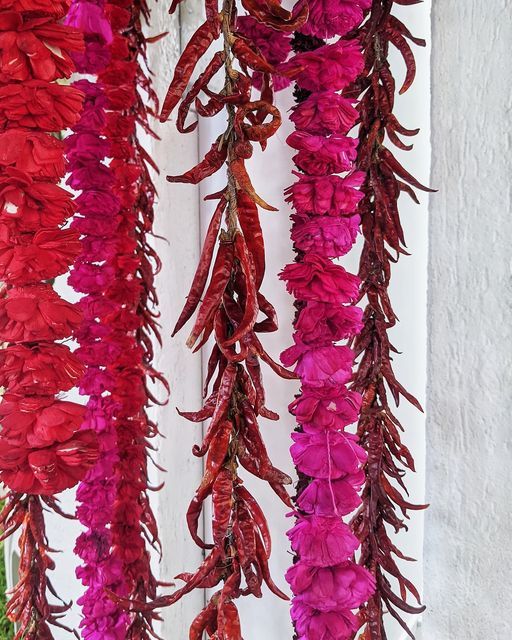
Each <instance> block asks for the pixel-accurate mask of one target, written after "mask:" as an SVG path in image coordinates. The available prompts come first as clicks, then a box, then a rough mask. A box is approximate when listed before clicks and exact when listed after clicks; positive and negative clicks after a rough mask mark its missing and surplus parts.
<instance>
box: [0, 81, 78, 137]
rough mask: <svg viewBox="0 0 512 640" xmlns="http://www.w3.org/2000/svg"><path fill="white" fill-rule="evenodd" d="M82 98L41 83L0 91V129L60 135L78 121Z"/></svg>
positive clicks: (69, 89)
mask: <svg viewBox="0 0 512 640" xmlns="http://www.w3.org/2000/svg"><path fill="white" fill-rule="evenodd" d="M82 102H83V94H82V93H81V92H80V91H78V90H77V89H75V88H74V87H66V86H63V85H59V84H50V83H48V82H44V81H42V80H29V81H28V82H23V83H21V84H20V83H17V84H7V85H4V86H1V87H0V128H2V129H4V128H6V127H7V125H9V126H10V127H13V126H19V127H27V128H29V129H42V130H44V131H61V130H62V129H67V128H68V127H71V126H73V125H74V124H75V123H76V121H77V120H78V118H79V117H80V110H81V108H82Z"/></svg>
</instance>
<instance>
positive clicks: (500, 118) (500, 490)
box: [424, 0, 512, 640]
mask: <svg viewBox="0 0 512 640" xmlns="http://www.w3.org/2000/svg"><path fill="white" fill-rule="evenodd" d="M511 42H512V12H511V8H510V2H509V1H508V0H491V1H490V2H479V1H478V0H471V1H470V0H465V1H464V2H459V1H458V0H434V2H433V41H432V74H433V84H432V148H433V150H434V153H433V165H432V168H433V170H432V183H433V185H434V186H435V187H437V188H438V189H439V193H438V194H437V195H435V196H433V197H432V198H431V205H430V206H431V208H430V266H429V292H430V293H429V337H430V340H429V387H428V409H429V416H430V417H429V420H428V425H427V434H428V436H427V437H428V445H427V500H428V501H429V502H431V503H432V506H431V507H430V509H429V511H428V512H427V514H426V531H427V535H426V540H425V598H426V602H427V604H428V606H429V609H428V611H427V613H426V615H425V617H424V634H425V635H424V638H425V640H460V639H462V638H464V639H465V640H482V638H493V639H494V638H509V637H510V634H511V631H512V589H511V579H510V566H511V561H512V555H511V550H510V549H511V547H510V523H511V522H512V510H511V500H510V477H511V475H510V467H511V453H512V435H511V434H512V431H511V428H510V426H511V418H510V416H511V413H512V394H511V388H512V376H511V366H510V363H511V355H512V323H511V320H510V309H511V294H512V286H511V268H510V266H511V262H510V257H511V248H510V247H511V241H512V227H511V222H510V215H511V213H510V209H511V201H510V179H511V175H512V159H511V155H510V145H511V138H510V125H511V120H510V112H511V106H512V105H511V85H512V65H511V62H510V43H511Z"/></svg>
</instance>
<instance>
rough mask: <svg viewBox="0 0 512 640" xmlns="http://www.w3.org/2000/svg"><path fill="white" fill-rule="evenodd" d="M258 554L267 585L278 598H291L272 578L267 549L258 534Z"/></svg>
mask: <svg viewBox="0 0 512 640" xmlns="http://www.w3.org/2000/svg"><path fill="white" fill-rule="evenodd" d="M256 556H257V558H258V564H259V567H260V569H261V572H262V574H263V580H264V581H265V584H266V585H267V587H268V588H269V589H270V591H272V593H273V594H274V595H276V596H277V597H278V598H281V599H282V600H289V599H290V598H288V596H287V595H286V593H283V592H282V591H281V589H279V587H278V586H277V585H276V584H275V582H274V581H273V580H272V578H271V576H270V571H269V568H268V560H267V557H266V554H265V549H264V547H263V543H262V542H261V540H260V538H259V537H258V536H256Z"/></svg>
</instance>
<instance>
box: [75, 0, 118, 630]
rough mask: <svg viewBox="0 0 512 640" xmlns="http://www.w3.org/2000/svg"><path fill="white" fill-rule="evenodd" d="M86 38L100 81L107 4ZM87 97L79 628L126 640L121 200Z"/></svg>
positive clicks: (84, 84) (84, 83)
mask: <svg viewBox="0 0 512 640" xmlns="http://www.w3.org/2000/svg"><path fill="white" fill-rule="evenodd" d="M67 22H68V24H71V25H73V26H75V27H77V28H78V29H80V31H82V32H83V34H84V41H85V51H84V52H82V53H80V54H78V55H76V56H75V62H76V66H77V71H78V72H80V73H83V74H89V75H95V74H97V73H98V72H100V71H102V70H103V69H104V68H105V67H106V65H107V64H108V61H109V58H110V53H109V44H110V43H111V42H112V29H111V27H110V24H109V22H108V21H107V19H106V17H105V2H101V1H99V2H98V0H95V1H94V2H91V1H84V0H78V1H76V2H74V3H73V5H72V6H71V9H70V12H69V14H68V17H67ZM74 86H75V87H76V88H77V89H80V90H81V91H82V92H83V93H84V94H85V103H84V109H83V112H82V116H81V118H80V120H79V122H78V123H77V124H76V125H75V126H74V128H73V131H74V133H73V135H71V136H69V137H68V138H67V140H66V146H67V155H68V160H69V168H70V178H69V179H68V183H69V184H70V185H71V186H72V187H73V188H74V189H75V190H79V191H81V193H80V195H79V196H78V197H77V199H76V204H77V206H78V212H79V215H78V216H76V217H75V219H74V221H73V223H72V227H73V228H74V229H75V230H76V231H78V232H79V233H80V234H81V244H82V252H81V254H80V256H79V258H78V259H77V261H76V262H75V265H74V269H73V272H72V274H71V276H70V278H69V283H70V284H71V285H72V286H73V288H74V289H75V291H77V292H79V293H82V294H84V297H83V298H82V299H81V301H80V306H81V308H82V311H83V320H82V325H81V327H80V330H79V331H78V332H77V340H78V342H79V345H80V346H79V348H78V349H77V351H76V355H77V356H78V357H79V358H80V360H81V361H82V363H83V364H84V366H85V367H86V371H85V375H84V376H83V378H82V380H81V381H80V392H81V393H82V394H84V395H87V396H89V401H88V404H87V411H86V415H85V421H84V425H83V427H84V428H92V429H94V430H95V431H96V433H97V435H98V443H99V450H100V455H99V458H98V461H97V463H96V465H95V466H94V467H93V468H92V469H91V470H90V471H89V473H88V474H87V476H86V478H85V479H84V480H83V482H82V483H81V484H80V486H79V487H78V491H77V501H78V503H79V504H78V508H77V516H78V518H79V520H80V522H81V523H82V524H83V525H84V526H85V527H86V531H84V532H83V533H82V534H81V535H80V536H79V538H78V540H77V542H76V547H75V553H77V555H78V556H79V557H80V558H81V560H82V562H83V564H82V566H80V567H79V568H78V569H77V577H78V578H79V579H81V581H82V583H83V584H84V586H85V587H86V590H85V593H84V594H83V595H82V596H81V598H80V599H79V604H80V605H81V607H82V615H83V617H82V620H81V622H80V626H81V628H82V629H83V631H82V633H83V636H84V637H85V638H88V639H91V640H93V639H95V638H97V639H98V640H99V639H100V638H104V637H109V638H110V639H111V640H124V638H126V630H127V627H128V616H127V615H126V613H125V612H124V611H123V610H122V609H121V608H120V607H119V606H118V605H116V604H115V603H114V602H113V601H112V600H111V599H110V598H109V596H108V593H107V591H106V589H109V590H110V591H113V592H116V593H122V594H124V593H125V583H124V578H123V566H122V563H121V562H120V560H119V559H118V558H116V557H115V556H114V555H113V553H112V531H111V529H110V523H111V521H112V517H113V509H114V502H115V497H116V479H115V475H114V469H115V465H116V463H117V462H118V454H117V438H116V422H115V415H116V401H115V400H114V398H113V397H112V395H111V394H112V391H113V388H114V383H115V380H114V379H113V377H112V375H111V374H109V373H108V371H107V367H108V366H109V364H110V363H111V362H112V361H113V360H115V359H116V356H117V355H118V353H119V346H118V345H117V344H116V342H115V341H113V340H112V339H111V332H112V329H111V327H109V317H110V314H111V313H112V311H113V306H112V304H111V303H109V301H108V300H107V299H106V297H105V293H106V292H107V291H108V288H109V286H111V285H112V282H113V278H114V270H113V267H112V260H113V259H114V255H115V251H116V248H117V236H116V234H117V229H118V227H119V224H120V215H119V214H120V199H119V198H118V197H117V196H116V195H115V194H113V193H112V187H113V184H114V181H115V178H114V175H113V172H112V170H111V169H110V168H109V167H108V165H107V163H106V158H107V157H108V156H109V155H110V142H109V140H108V138H105V135H104V134H105V131H106V124H107V112H106V106H107V103H106V96H105V92H104V89H103V87H102V86H101V85H100V84H98V83H96V82H91V81H89V80H79V81H77V82H76V83H75V85H74Z"/></svg>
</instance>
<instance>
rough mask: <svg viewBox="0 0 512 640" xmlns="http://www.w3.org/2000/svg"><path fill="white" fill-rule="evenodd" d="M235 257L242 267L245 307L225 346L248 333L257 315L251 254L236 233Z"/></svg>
mask: <svg viewBox="0 0 512 640" xmlns="http://www.w3.org/2000/svg"><path fill="white" fill-rule="evenodd" d="M235 257H236V258H238V262H239V264H240V266H241V268H242V273H243V276H244V282H245V309H244V315H243V318H242V319H241V321H240V324H239V325H238V327H237V328H236V330H235V331H234V332H233V335H232V336H231V337H230V338H228V339H227V340H226V341H225V345H226V346H230V345H232V344H235V342H238V341H239V340H240V339H241V338H242V337H243V336H244V335H245V334H246V333H248V332H249V331H250V330H251V329H252V328H253V327H254V323H255V322H256V318H257V317H258V311H259V310H258V298H257V295H256V285H255V282H254V271H255V269H254V264H253V263H252V259H251V256H250V254H249V252H248V251H247V245H246V244H245V240H244V237H243V236H242V234H240V233H237V234H236V237H235Z"/></svg>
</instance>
